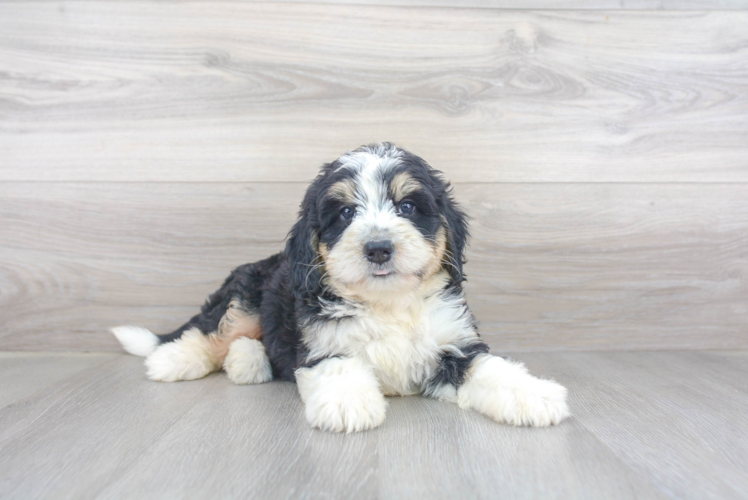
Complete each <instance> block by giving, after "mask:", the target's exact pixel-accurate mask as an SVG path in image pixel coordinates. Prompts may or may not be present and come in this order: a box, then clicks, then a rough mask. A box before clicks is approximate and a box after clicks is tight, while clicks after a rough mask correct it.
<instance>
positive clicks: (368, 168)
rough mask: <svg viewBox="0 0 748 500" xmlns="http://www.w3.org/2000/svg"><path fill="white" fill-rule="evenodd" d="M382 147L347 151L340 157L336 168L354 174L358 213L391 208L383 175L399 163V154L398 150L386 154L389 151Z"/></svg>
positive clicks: (373, 212)
mask: <svg viewBox="0 0 748 500" xmlns="http://www.w3.org/2000/svg"><path fill="white" fill-rule="evenodd" d="M383 147H384V146H380V147H379V148H378V149H376V150H373V149H369V150H366V151H358V152H353V153H348V154H347V155H343V156H341V157H340V160H339V161H340V163H341V165H340V167H338V169H337V170H342V169H348V170H350V171H352V172H354V173H355V174H356V175H355V177H354V183H355V185H356V188H357V189H356V195H355V200H356V203H357V204H358V206H359V207H360V209H361V212H362V213H359V214H358V215H364V214H370V215H371V214H376V213H378V212H382V211H390V209H391V208H392V203H391V201H390V200H389V196H388V193H387V185H386V183H385V182H384V176H385V174H387V172H389V171H391V170H392V169H394V168H396V167H397V166H399V165H400V160H399V156H400V155H399V152H398V151H394V152H392V153H393V154H392V155H390V154H388V153H389V152H390V151H388V150H385V149H382V148H383ZM380 149H381V151H380ZM378 153H381V154H378ZM394 153H398V154H394Z"/></svg>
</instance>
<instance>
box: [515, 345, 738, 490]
mask: <svg viewBox="0 0 748 500" xmlns="http://www.w3.org/2000/svg"><path fill="white" fill-rule="evenodd" d="M694 354H695V356H694ZM687 356H689V357H687V358H684V357H682V355H681V353H626V352H616V353H594V354H591V353H585V354H571V353H565V354H564V355H563V356H555V355H545V354H543V353H532V354H527V355H525V359H527V360H528V361H529V363H528V365H529V366H530V368H531V369H533V368H535V369H540V371H544V372H546V373H548V372H553V373H554V374H556V377H557V380H558V381H559V382H561V383H563V384H565V385H566V386H567V387H570V388H571V391H572V393H573V394H574V397H572V404H571V411H572V413H573V414H574V415H575V418H576V419H577V420H578V421H579V422H581V423H582V425H584V427H586V428H587V429H589V430H590V431H591V432H592V433H593V434H595V436H597V437H598V438H599V439H600V440H601V441H602V442H604V443H605V444H606V445H607V446H609V447H610V449H612V450H613V451H614V452H615V454H616V455H618V456H619V457H621V458H622V459H623V460H624V461H625V462H626V463H627V464H629V465H630V466H631V467H632V468H633V469H634V470H636V471H638V472H639V473H641V474H643V475H645V476H648V477H650V478H651V479H652V480H653V481H655V482H656V483H657V484H659V485H661V487H662V489H663V490H664V491H665V492H667V493H668V494H669V496H671V497H672V498H715V499H716V498H740V497H742V496H744V495H745V491H746V489H748V471H746V468H745V464H746V463H748V412H747V411H746V409H748V393H747V392H746V391H745V390H739V389H736V388H734V387H730V386H729V385H727V386H726V385H725V384H724V383H723V382H722V380H720V379H724V378H731V377H732V376H734V374H735V373H734V372H733V366H735V367H736V369H737V370H738V371H739V372H742V373H745V371H746V361H748V358H747V356H746V353H745V352H743V353H740V354H737V355H731V354H713V353H709V354H702V353H693V354H691V355H687ZM704 357H707V358H712V359H711V360H709V361H713V358H715V357H718V358H719V360H720V361H721V366H716V365H715V364H713V362H708V363H707V364H708V366H709V369H708V370H703V369H702V364H701V362H700V360H701V359H703V358H704ZM715 371H716V372H717V373H719V374H720V375H718V377H719V378H713V376H714V375H713V374H714V373H715Z"/></svg>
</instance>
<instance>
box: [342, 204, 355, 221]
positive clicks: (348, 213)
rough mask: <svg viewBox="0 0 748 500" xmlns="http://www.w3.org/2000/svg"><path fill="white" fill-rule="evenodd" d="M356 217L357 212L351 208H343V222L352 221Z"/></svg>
mask: <svg viewBox="0 0 748 500" xmlns="http://www.w3.org/2000/svg"><path fill="white" fill-rule="evenodd" d="M354 215H356V211H355V210H353V209H352V208H351V207H343V209H342V210H341V211H340V216H341V217H342V218H343V220H351V219H352V218H353V216H354Z"/></svg>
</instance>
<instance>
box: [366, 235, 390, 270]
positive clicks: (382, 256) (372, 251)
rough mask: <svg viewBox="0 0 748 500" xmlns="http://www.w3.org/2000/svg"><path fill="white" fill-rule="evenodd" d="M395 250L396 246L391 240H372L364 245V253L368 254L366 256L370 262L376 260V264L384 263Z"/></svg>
mask: <svg viewBox="0 0 748 500" xmlns="http://www.w3.org/2000/svg"><path fill="white" fill-rule="evenodd" d="M394 251H395V248H394V247H393V246H392V242H391V241H390V240H383V241H370V242H369V243H367V244H366V245H364V254H365V255H366V258H367V259H368V260H369V262H374V263H375V264H384V263H385V262H387V261H388V260H390V257H392V252H394Z"/></svg>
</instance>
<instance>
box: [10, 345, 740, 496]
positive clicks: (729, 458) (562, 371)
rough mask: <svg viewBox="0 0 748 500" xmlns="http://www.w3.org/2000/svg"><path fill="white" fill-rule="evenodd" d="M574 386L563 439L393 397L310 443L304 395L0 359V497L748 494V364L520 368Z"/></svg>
mask: <svg viewBox="0 0 748 500" xmlns="http://www.w3.org/2000/svg"><path fill="white" fill-rule="evenodd" d="M513 357H514V358H516V359H521V360H523V361H525V362H526V363H527V365H528V366H529V367H530V369H531V370H532V371H533V372H535V373H537V374H539V375H543V376H546V377H553V378H555V379H556V380H558V381H559V382H561V383H563V384H565V385H566V386H567V387H569V390H570V404H571V408H572V412H573V417H572V418H571V419H569V420H567V421H566V422H564V423H563V424H562V425H560V426H558V427H552V428H547V429H528V428H513V427H509V426H505V425H499V424H496V423H494V422H492V421H490V420H488V419H487V418H485V417H483V416H481V415H479V414H476V413H473V412H469V411H462V410H460V409H458V408H457V407H455V406H454V405H450V404H446V403H441V402H438V401H433V400H429V399H425V398H421V397H408V398H391V399H390V406H389V409H388V414H387V420H386V421H385V423H384V425H382V426H381V427H380V428H379V429H376V430H374V431H370V432H364V433H359V434H351V435H339V434H328V433H324V432H319V431H315V430H312V429H310V428H309V427H308V426H307V425H306V423H305V421H304V416H303V407H302V405H301V402H300V400H299V397H298V396H297V393H296V390H295V386H294V385H293V384H290V383H285V382H272V383H269V384H264V385H260V386H236V385H232V384H231V383H230V382H229V381H228V379H227V378H226V377H225V375H224V374H220V373H218V374H213V375H211V376H209V377H207V378H205V379H203V380H199V381H195V382H182V383H174V384H164V383H155V382H150V381H148V380H147V379H146V378H145V376H144V373H143V366H142V359H140V358H135V357H131V356H126V355H120V354H112V353H107V354H59V353H56V354H48V353H0V380H2V384H1V385H0V497H2V498H76V499H77V498H138V499H141V498H208V497H210V498H356V499H365V498H429V499H433V498H455V499H458V498H459V499H462V498H594V499H600V498H606V499H607V498H637V499H641V498H694V499H704V498H745V496H746V495H747V494H748V493H747V492H748V352H745V351H738V352H716V351H699V352H695V351H690V352H595V353H591V352H585V353H580V352H565V353H527V354H514V355H513Z"/></svg>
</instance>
